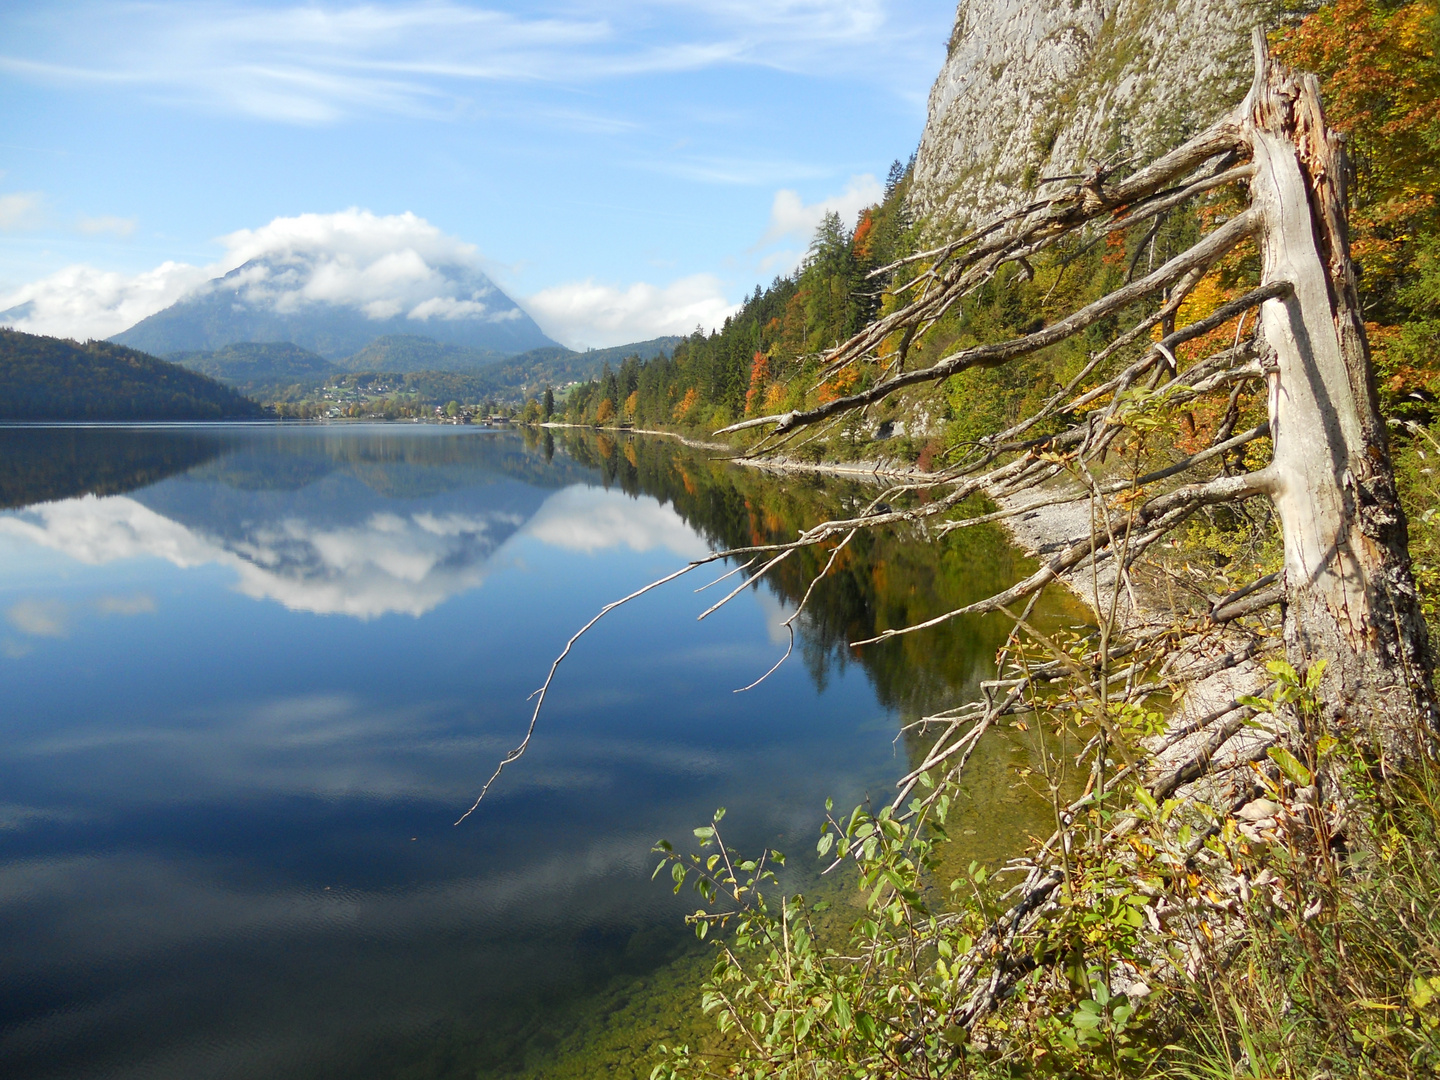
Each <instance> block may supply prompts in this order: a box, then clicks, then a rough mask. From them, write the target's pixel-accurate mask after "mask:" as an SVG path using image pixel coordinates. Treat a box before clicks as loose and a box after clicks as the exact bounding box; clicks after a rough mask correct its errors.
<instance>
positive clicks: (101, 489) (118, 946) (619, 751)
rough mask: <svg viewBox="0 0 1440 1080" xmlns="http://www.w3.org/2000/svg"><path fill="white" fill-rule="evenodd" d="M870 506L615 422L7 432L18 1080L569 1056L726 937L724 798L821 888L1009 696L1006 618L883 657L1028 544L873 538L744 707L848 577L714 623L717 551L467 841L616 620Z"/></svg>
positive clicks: (471, 1066)
mask: <svg viewBox="0 0 1440 1080" xmlns="http://www.w3.org/2000/svg"><path fill="white" fill-rule="evenodd" d="M869 497H871V496H870V493H869V492H868V491H867V490H865V489H861V488H859V487H857V486H856V485H854V484H851V483H844V482H837V481H834V480H826V479H820V478H813V477H793V476H791V477H786V478H783V479H776V478H773V477H769V476H766V475H763V474H760V473H758V472H755V471H753V470H745V469H740V468H736V467H733V466H725V465H723V464H720V463H716V462H712V461H710V460H708V459H707V458H706V457H705V456H703V455H701V454H698V453H695V452H692V451H688V450H684V449H682V448H679V447H677V446H675V445H674V444H672V443H669V442H666V441H640V440H621V441H617V440H612V439H609V438H606V437H599V438H596V437H594V436H589V435H586V436H581V435H578V434H576V435H566V436H565V437H564V438H557V437H555V436H539V437H537V436H535V435H534V434H533V433H531V434H528V435H526V436H523V437H522V435H520V434H519V433H514V432H496V431H486V430H470V429H463V428H459V429H457V428H439V427H399V426H373V427H366V426H355V427H270V426H256V427H234V428H223V427H208V428H183V427H171V428H149V429H116V428H108V429H106V428H98V429H97V428H92V429H85V428H75V429H66V428H62V429H5V430H0V508H3V509H0V702H3V705H0V1075H3V1076H5V1077H10V1078H32V1077H34V1078H52V1077H55V1078H58V1077H86V1078H94V1077H114V1078H131V1077H135V1078H140V1077H145V1078H162V1077H163V1078H177V1080H179V1078H185V1080H203V1078H210V1077H227V1078H229V1077H235V1078H252V1077H253V1078H277V1077H331V1076H334V1077H347V1078H368V1077H382V1076H384V1077H401V1076H403V1077H417V1078H419V1077H451V1076H455V1077H460V1076H464V1077H475V1076H477V1075H480V1076H490V1075H505V1074H507V1073H510V1072H514V1071H517V1070H521V1069H524V1068H530V1069H532V1070H533V1069H535V1068H539V1067H540V1066H538V1065H537V1062H540V1063H542V1065H543V1062H544V1060H545V1054H546V1053H548V1052H550V1051H549V1049H548V1048H552V1047H554V1046H555V1045H556V1044H557V1043H559V1042H563V1041H564V1039H565V1037H566V1034H567V1027H573V1026H574V1025H575V1024H580V1023H590V1022H592V1021H593V1020H594V1018H593V1016H590V1014H589V1013H587V1011H586V1010H587V1009H588V1008H591V1007H592V1005H594V1003H596V1002H601V1003H602V1005H603V1003H605V1002H610V1003H611V1004H608V1005H603V1008H607V1009H608V1008H614V1007H615V1006H614V1004H613V1002H614V1001H615V1000H616V998H615V994H616V992H617V991H616V989H615V988H616V987H617V986H620V985H623V986H624V987H625V988H627V989H626V990H625V994H629V993H631V992H632V991H633V992H634V993H638V994H642V995H643V993H644V992H645V987H646V985H647V980H650V979H651V978H652V977H653V976H655V973H656V972H659V971H662V970H669V969H670V968H673V966H674V965H675V964H676V963H679V962H681V961H683V960H684V959H685V958H686V957H687V956H689V955H690V954H691V953H693V952H694V951H695V950H696V949H697V948H699V946H697V945H695V944H694V942H693V936H692V935H690V934H689V932H688V931H687V930H686V929H685V928H684V926H683V924H682V921H681V917H682V915H683V913H684V911H686V910H693V908H694V906H695V900H694V898H693V897H691V896H682V897H680V898H678V899H677V898H675V897H673V896H672V895H671V894H670V891H669V889H668V888H665V887H663V886H662V885H661V884H658V883H652V882H651V881H650V871H651V870H652V869H653V867H654V859H653V857H652V855H651V854H650V848H651V845H652V844H653V843H654V842H655V841H656V840H657V839H658V838H661V837H668V838H671V839H673V840H676V841H677V842H678V841H683V840H685V839H687V838H688V837H689V835H690V830H691V829H692V828H693V827H695V826H697V825H700V824H704V823H705V822H706V821H708V819H709V816H710V814H711V812H712V811H713V810H714V809H715V807H716V806H720V805H723V806H726V807H728V808H729V811H730V812H729V816H728V818H727V824H728V825H730V826H731V827H732V834H733V837H734V839H735V840H736V842H737V843H739V844H740V845H741V846H742V847H750V848H752V849H753V848H755V847H758V846H760V845H766V846H773V847H777V848H780V849H781V850H782V851H786V852H788V853H790V854H791V856H792V857H791V860H790V862H791V865H792V866H794V867H796V869H795V871H794V872H795V874H796V875H797V878H796V880H797V881H800V882H801V883H803V881H804V879H805V878H806V875H807V874H808V873H809V872H810V871H809V870H808V869H807V867H808V865H809V864H810V863H811V862H813V855H812V854H811V853H813V851H814V846H813V845H814V839H815V836H816V834H817V830H818V825H819V821H820V817H821V812H822V810H823V805H824V800H825V798H826V797H827V796H832V797H834V799H835V801H836V803H837V805H838V806H842V807H844V806H849V805H853V804H854V803H856V802H859V801H861V800H863V799H865V798H867V797H873V798H874V799H875V800H877V801H880V800H884V799H886V798H888V797H889V795H890V793H891V792H892V791H893V784H894V781H895V779H896V778H897V777H898V776H899V775H901V774H902V773H904V772H905V771H906V770H907V768H908V762H909V760H910V758H911V756H912V754H913V753H916V752H918V751H919V748H918V746H914V745H912V744H911V742H910V741H908V740H907V739H905V738H899V739H897V732H898V731H899V728H900V725H901V723H902V721H903V720H904V719H905V718H909V717H913V716H915V715H917V714H918V713H919V711H920V710H923V709H927V708H933V707H943V706H947V705H951V704H955V703H957V702H959V701H963V700H965V699H966V698H967V697H969V696H971V695H973V693H974V690H975V684H976V681H977V680H978V679H980V678H985V677H989V676H990V674H991V664H992V662H993V656H994V652H995V649H996V647H997V645H998V644H999V636H1000V635H1001V634H1002V633H1003V630H1004V627H1003V625H1001V624H1000V623H998V622H994V623H992V622H986V621H976V620H969V621H958V622H955V623H953V624H950V625H948V626H946V627H944V628H941V629H938V630H936V631H933V632H927V633H925V634H922V635H914V636H911V637H909V638H905V639H901V640H899V641H895V642H890V643H887V644H885V645H883V646H876V647H872V648H869V649H866V650H863V651H862V652H861V653H859V654H857V653H855V652H853V651H852V650H850V649H848V647H847V646H846V642H848V641H850V640H854V639H855V638H856V637H860V636H866V635H868V634H869V633H871V632H873V631H875V630H878V629H883V628H885V627H888V626H893V625H899V624H901V623H903V622H905V621H908V620H910V619H914V618H920V617H924V616H925V615H927V614H934V613H938V612H939V611H941V610H944V609H945V608H947V607H949V606H951V605H953V604H957V603H963V602H964V601H965V600H966V599H972V598H977V597H978V596H980V595H982V594H983V593H985V592H987V591H990V590H992V589H994V588H997V587H1000V586H1002V585H1004V584H1005V583H1006V582H1007V581H1009V580H1012V579H1013V578H1015V577H1017V576H1018V575H1019V574H1020V573H1021V572H1022V571H1023V570H1024V565H1023V564H1022V562H1021V561H1020V560H1019V559H1018V557H1017V556H1016V555H1015V554H1014V553H1013V552H1012V551H1011V550H1010V549H1009V548H1007V547H1006V545H1005V544H1004V543H1003V542H1002V541H1001V540H1000V538H999V537H998V536H997V535H996V534H994V533H989V532H984V531H975V532H973V533H972V532H966V533H963V534H962V535H959V536H956V537H954V538H952V539H951V540H950V541H948V542H947V543H945V544H943V545H932V544H924V543H918V542H915V541H914V540H911V539H906V538H902V537H876V538H869V539H863V538H862V539H861V540H859V541H857V542H856V544H855V545H854V547H853V549H852V550H851V551H850V552H848V553H847V556H846V558H845V559H844V560H843V561H842V562H841V564H840V565H839V566H838V567H837V571H836V573H835V575H834V576H833V578H832V579H830V580H828V581H827V582H826V583H825V584H824V585H822V586H821V588H820V589H819V590H817V592H816V595H815V597H814V599H813V600H812V605H813V610H812V609H807V614H806V615H805V616H804V617H803V618H802V620H801V621H800V623H799V624H798V626H799V629H800V632H799V635H798V639H797V646H796V654H795V656H794V657H792V659H791V661H790V662H789V663H788V664H786V665H785V666H784V667H782V668H781V669H780V670H779V671H778V672H777V673H776V674H775V675H774V676H772V677H771V678H770V679H769V680H768V681H767V682H765V683H763V684H762V685H761V686H760V687H758V688H756V689H755V690H752V691H750V692H748V693H744V694H735V693H732V691H733V690H735V689H736V688H737V687H741V686H744V685H746V684H747V683H750V682H752V681H753V680H754V679H755V678H756V677H758V676H759V675H760V674H761V673H763V672H764V671H765V670H766V669H767V668H769V667H770V665H771V664H773V663H774V662H775V661H776V660H777V659H778V658H779V656H780V655H781V653H782V652H783V650H784V643H785V641H786V640H787V637H786V633H785V631H784V630H783V629H782V627H781V626H780V624H781V622H782V621H783V620H784V619H785V618H786V617H787V616H788V615H789V613H790V612H791V611H793V610H794V609H793V605H794V604H795V603H796V601H797V600H798V598H799V596H800V595H801V593H802V592H803V590H804V587H805V585H806V584H808V582H809V580H810V575H811V574H813V573H814V571H815V569H816V565H817V564H816V562H815V559H814V558H812V557H811V556H809V555H806V556H803V557H802V556H797V557H795V558H792V559H791V560H789V562H787V563H786V564H783V567H782V569H783V571H784V572H783V573H782V574H781V575H780V576H778V577H777V578H776V579H775V580H774V582H773V583H771V584H769V585H766V586H763V587H761V588H759V589H757V590H750V591H747V592H746V593H745V594H743V595H742V596H740V597H738V598H737V600H736V601H735V602H734V603H733V604H732V605H730V606H729V607H727V608H726V609H724V610H722V611H721V612H719V613H718V614H716V615H714V616H712V617H711V618H710V619H708V620H706V621H705V622H704V623H697V622H696V619H695V616H696V615H697V614H698V613H699V612H700V611H702V610H703V609H704V608H705V607H707V606H708V605H709V603H710V602H712V601H713V599H718V597H716V596H715V595H714V594H715V593H717V592H718V591H719V589H718V588H717V589H712V590H710V591H708V592H705V593H702V594H700V595H698V596H697V595H696V594H695V593H694V591H693V590H694V589H695V588H697V587H698V586H700V585H703V584H704V583H705V582H706V581H709V580H710V579H711V578H712V577H714V576H715V574H714V573H712V572H709V571H707V570H701V571H697V572H695V574H693V575H691V577H687V578H683V579H681V580H680V581H679V582H676V583H674V584H672V585H670V586H667V587H666V588H665V589H663V590H659V591H657V592H655V593H653V594H650V595H648V596H646V597H645V598H643V599H642V600H641V601H640V602H638V603H636V604H634V605H633V606H631V607H628V608H625V609H622V610H619V611H617V612H615V613H614V614H613V615H611V616H609V617H608V618H607V619H606V620H605V621H603V622H602V623H601V624H600V625H599V626H598V627H597V628H596V629H595V630H594V631H592V633H591V635H590V636H588V637H586V638H585V639H583V640H582V642H581V643H580V644H579V645H578V646H577V647H576V650H575V651H574V653H573V654H572V656H571V658H570V659H569V660H568V661H567V662H566V664H565V665H564V666H563V667H562V669H561V674H560V677H559V679H558V681H557V683H556V686H555V689H554V690H553V692H552V695H551V698H550V701H549V703H548V705H547V707H546V711H545V713H544V714H543V716H542V719H541V724H540V729H539V732H538V734H537V736H536V739H535V741H534V743H533V745H532V748H531V749H530V751H529V753H528V754H527V755H526V757H525V758H523V759H522V760H521V761H520V762H518V763H517V764H515V765H513V766H511V767H510V768H509V769H508V770H507V771H506V773H505V775H504V777H503V779H502V780H501V781H500V782H499V783H498V784H497V785H496V787H495V788H494V789H493V790H492V793H491V795H490V796H489V797H488V798H487V799H486V801H485V803H484V805H483V806H482V807H481V808H480V809H479V810H478V811H477V812H476V813H475V815H474V816H473V817H471V818H470V819H469V820H468V821H466V822H465V823H464V824H463V825H461V826H459V827H458V828H457V827H455V826H454V825H453V824H452V823H453V822H454V821H455V819H456V818H457V817H458V816H459V814H460V812H462V811H463V810H464V809H465V808H466V807H467V806H468V805H469V804H470V802H471V801H472V800H473V799H474V796H475V794H476V793H477V791H478V789H479V786H480V784H481V783H482V782H483V781H484V779H485V778H486V777H487V776H488V775H489V774H490V772H491V770H492V768H493V767H494V764H495V762H496V761H497V760H498V758H499V757H500V756H502V755H503V754H504V753H505V752H506V751H507V750H509V749H510V748H511V747H512V746H513V745H514V744H515V742H516V741H517V739H518V738H519V737H520V735H521V734H522V733H523V731H524V728H525V725H526V723H527V721H528V716H529V711H528V706H527V704H526V697H527V695H528V694H529V693H530V692H531V691H532V690H534V689H535V688H536V687H537V686H538V685H539V683H540V682H541V680H542V679H543V677H544V674H545V671H546V668H547V667H548V665H549V663H550V661H551V659H552V658H553V656H554V655H555V653H556V652H557V651H558V649H559V648H560V647H561V646H562V645H563V643H564V641H565V639H566V638H567V637H568V636H569V635H570V634H571V633H572V632H573V631H574V630H575V629H577V628H578V627H579V626H580V625H581V624H583V623H584V622H585V621H586V620H587V619H588V618H589V617H590V616H591V615H593V614H594V613H595V612H596V610H598V609H599V608H600V607H601V606H602V605H603V604H605V603H607V602H608V601H610V600H613V599H616V598H617V597H619V596H622V595H624V594H625V593H627V592H630V591H631V590H633V589H634V588H636V587H637V586H638V585H641V584H643V583H645V582H646V581H648V580H650V579H652V578H654V577H658V576H660V575H661V574H664V573H667V572H669V571H671V570H673V569H675V568H677V567H678V566H680V565H682V564H683V563H684V562H685V561H686V560H687V559H689V558H692V557H694V556H697V555H701V554H704V553H705V552H707V551H709V550H712V549H713V548H716V547H720V546H729V545H734V544H742V543H748V542H751V541H752V540H767V539H771V538H778V537H782V536H791V535H793V532H794V530H795V529H796V528H798V527H802V526H804V525H808V524H813V523H814V522H815V521H818V520H821V519H823V518H824V517H826V516H829V515H831V514H833V513H836V512H839V511H841V510H842V509H843V508H845V507H847V506H852V505H854V504H855V503H856V501H857V500H861V499H868V498H869ZM727 568H728V567H727ZM701 575H706V576H703V577H702V576H701ZM692 578H693V580H692ZM732 580H738V579H732ZM729 584H730V583H727V584H726V586H725V587H726V588H728V587H729ZM1014 738H1015V739H1016V740H1018V739H1019V738H1020V736H1019V735H1016V736H1014ZM1026 758H1027V750H1026V747H1025V745H1024V744H1023V743H1022V742H1019V741H1014V742H1006V741H1005V739H1004V738H1003V737H1002V738H1000V739H997V740H996V741H995V742H993V743H989V744H987V746H986V750H985V753H984V754H982V755H981V757H980V760H977V763H976V767H975V771H974V780H973V781H972V786H971V794H972V796H973V801H972V805H971V806H970V807H969V808H968V809H967V811H966V813H967V814H968V815H969V817H968V826H969V827H968V828H966V829H964V830H962V837H963V838H962V840H961V843H962V844H970V845H972V846H973V853H974V854H975V855H978V856H981V857H994V856H995V855H997V854H1000V853H1002V852H1004V851H1006V850H1009V849H1010V848H1012V847H1013V846H1015V845H1016V844H1017V843H1018V842H1019V840H1020V838H1021V837H1023V835H1024V833H1025V832H1026V830H1027V829H1028V828H1030V827H1031V826H1032V824H1033V827H1034V828H1035V829H1039V828H1043V825H1044V822H1043V817H1037V816H1036V815H1037V812H1038V811H1037V808H1036V806H1035V805H1034V804H1033V802H1032V801H1030V800H1029V799H1027V796H1026V793H1025V791H1024V789H1023V785H1017V781H1016V773H1015V765H1016V764H1017V763H1022V762H1023V761H1024V760H1026ZM687 942H688V944H687ZM623 999H624V998H623V995H622V998H621V1000H623ZM690 1005H691V1003H690V1002H689V1001H682V1002H680V1003H679V1006H680V1007H681V1008H686V1009H688V1008H689V1007H690ZM642 1056H643V1055H642ZM629 1067H631V1068H632V1069H633V1072H634V1074H635V1075H641V1076H644V1075H648V1072H649V1063H648V1062H641V1061H636V1062H634V1063H633V1064H632V1065H631V1066H629ZM618 1068H619V1067H618V1066H617V1065H616V1064H615V1063H614V1062H613V1061H612V1062H609V1063H608V1064H606V1065H605V1066H604V1067H603V1068H601V1067H600V1066H599V1065H597V1066H596V1067H595V1068H594V1069H593V1071H592V1073H591V1074H592V1075H600V1074H601V1073H606V1074H608V1073H609V1072H610V1071H611V1070H613V1069H618ZM541 1071H542V1072H543V1071H544V1069H543V1068H541ZM582 1071H583V1070H582Z"/></svg>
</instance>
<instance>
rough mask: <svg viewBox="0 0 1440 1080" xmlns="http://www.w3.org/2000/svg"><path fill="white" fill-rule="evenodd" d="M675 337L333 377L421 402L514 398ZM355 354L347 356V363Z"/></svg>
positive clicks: (671, 342) (647, 355)
mask: <svg viewBox="0 0 1440 1080" xmlns="http://www.w3.org/2000/svg"><path fill="white" fill-rule="evenodd" d="M681 340H682V339H681V338H678V337H663V338H654V339H652V340H650V341H638V342H635V343H634V344H631V345H619V346H616V347H615V348H613V349H593V350H591V351H590V352H583V353H577V352H572V351H571V350H569V349H560V348H555V349H533V350H531V351H530V352H528V353H522V354H521V355H519V356H512V357H509V358H507V359H505V360H500V361H496V362H492V363H490V364H487V365H485V366H484V367H479V368H470V369H468V370H462V371H363V370H356V371H353V372H346V373H344V374H343V375H342V376H340V377H339V379H337V380H336V381H339V382H343V383H346V384H349V385H353V386H359V387H364V388H372V387H375V386H377V385H383V386H389V387H394V388H395V389H397V390H399V392H400V393H402V394H415V395H417V396H418V397H419V399H420V401H421V402H424V403H426V404H436V405H439V404H444V403H445V402H447V401H452V400H453V401H459V402H461V403H463V404H471V405H478V404H480V403H481V402H483V401H486V400H487V399H493V400H496V401H512V402H513V401H518V400H520V399H523V398H524V397H525V396H526V395H527V394H528V395H529V396H532V397H533V396H536V395H538V394H539V393H540V391H541V389H542V388H543V387H544V386H545V384H546V383H549V384H550V385H551V386H563V385H565V384H566V383H570V382H576V381H580V380H589V379H593V378H595V377H596V376H598V375H599V374H600V373H601V371H603V370H604V367H605V365H606V364H607V363H608V364H609V365H610V366H611V367H619V366H620V363H621V361H623V360H624V359H625V357H627V356H639V357H640V358H641V359H642V360H649V359H652V358H654V357H656V356H660V355H662V354H668V353H669V352H670V351H671V350H672V349H674V347H675V344H676V343H677V342H679V341H681ZM354 359H355V358H354V357H352V358H351V360H350V361H347V362H346V363H347V366H349V364H350V363H351V361H353V360H354Z"/></svg>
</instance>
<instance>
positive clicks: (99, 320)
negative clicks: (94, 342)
mask: <svg viewBox="0 0 1440 1080" xmlns="http://www.w3.org/2000/svg"><path fill="white" fill-rule="evenodd" d="M212 276H213V274H212V272H211V271H210V270H209V269H202V268H200V267H198V266H190V265H188V264H186V263H176V262H166V263H162V264H161V265H160V266H157V267H156V268H155V269H154V270H146V271H145V272H143V273H140V274H120V273H116V272H114V271H109V270H97V269H95V268H94V267H93V266H84V265H75V266H67V267H65V268H64V269H63V270H58V271H56V272H55V273H53V274H51V275H50V276H49V277H46V278H41V279H40V280H39V281H35V282H31V283H30V284H28V285H22V286H21V287H20V288H18V289H16V290H14V291H12V292H10V293H5V294H0V312H4V311H9V312H11V313H12V314H10V315H9V316H8V317H7V318H6V319H5V320H4V323H5V325H8V326H12V327H14V328H15V329H16V330H24V331H26V332H27V333H31V334H53V335H55V336H57V337H72V338H77V339H80V340H84V339H85V338H104V337H109V336H110V335H111V334H118V333H119V332H120V331H121V330H124V329H126V328H128V327H130V326H133V325H135V324H136V323H137V322H139V321H140V320H141V319H143V318H145V317H146V316H147V315H153V314H155V312H157V311H160V310H161V309H162V308H167V307H169V306H170V305H171V304H173V303H174V302H175V301H176V300H179V299H180V298H181V297H182V296H184V295H185V294H186V293H188V292H190V291H191V290H192V289H194V288H196V287H197V286H199V285H201V284H203V283H204V282H205V281H206V280H208V279H209V278H210V277H212Z"/></svg>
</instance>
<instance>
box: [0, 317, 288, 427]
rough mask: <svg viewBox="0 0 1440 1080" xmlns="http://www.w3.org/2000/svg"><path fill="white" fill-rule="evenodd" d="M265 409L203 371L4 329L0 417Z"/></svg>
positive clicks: (223, 414) (223, 415) (179, 416)
mask: <svg viewBox="0 0 1440 1080" xmlns="http://www.w3.org/2000/svg"><path fill="white" fill-rule="evenodd" d="M264 415H266V410H265V409H264V408H263V407H262V406H260V405H259V404H257V403H256V402H254V401H251V400H250V399H249V398H247V397H243V396H242V395H240V394H239V393H237V392H236V391H234V390H232V389H230V388H229V387H228V386H224V385H223V384H221V383H218V382H216V381H215V380H214V379H211V378H209V377H207V376H205V375H202V374H200V373H198V372H194V371H189V370H187V369H185V368H183V367H181V366H180V365H179V364H172V363H169V362H167V361H165V360H160V359H157V358H156V357H153V356H150V355H148V354H146V353H142V352H137V351H136V350H134V349H127V348H125V347H124V346H123V345H112V344H110V343H109V342H105V341H87V342H84V343H83V344H82V343H80V342H77V341H68V340H62V339H60V338H53V337H43V336H40V335H36V334H25V333H21V332H20V331H17V330H6V329H0V419H4V420H229V419H253V418H258V417H261V416H264Z"/></svg>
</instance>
